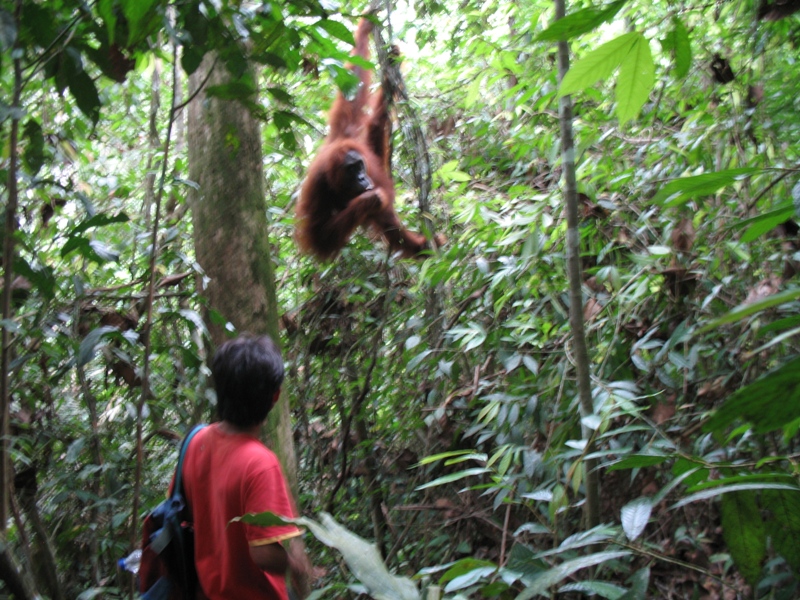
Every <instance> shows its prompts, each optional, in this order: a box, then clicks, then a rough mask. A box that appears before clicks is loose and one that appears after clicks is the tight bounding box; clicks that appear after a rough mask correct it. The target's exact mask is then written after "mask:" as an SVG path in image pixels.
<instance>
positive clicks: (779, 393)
mask: <svg viewBox="0 0 800 600" xmlns="http://www.w3.org/2000/svg"><path fill="white" fill-rule="evenodd" d="M737 419H743V420H744V421H747V422H749V423H751V424H752V425H753V429H755V431H756V432H757V433H765V432H767V431H773V430H775V429H782V428H784V427H786V426H787V425H789V424H791V423H792V422H794V421H796V420H797V419H800V357H797V358H795V359H794V360H791V361H789V362H788V363H786V364H785V365H783V366H782V367H780V368H778V369H776V370H775V371H772V372H771V373H768V374H767V375H765V376H764V377H762V378H760V379H757V380H756V381H754V382H753V383H751V384H749V385H746V386H745V387H743V388H741V389H739V390H737V391H736V392H735V393H734V394H733V395H732V396H731V397H730V398H728V399H727V400H726V401H725V402H724V403H723V404H722V406H720V407H719V408H718V409H717V411H716V412H715V413H714V414H713V415H711V418H710V419H709V420H708V421H707V422H706V424H705V425H704V427H703V429H704V430H705V431H712V432H713V431H720V430H722V429H724V428H725V427H727V426H728V425H730V424H731V423H733V422H734V421H736V420H737Z"/></svg>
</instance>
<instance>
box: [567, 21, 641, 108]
mask: <svg viewBox="0 0 800 600" xmlns="http://www.w3.org/2000/svg"><path fill="white" fill-rule="evenodd" d="M640 37H641V34H639V33H636V32H632V33H625V34H623V35H621V36H619V37H618V38H615V39H613V40H611V41H610V42H606V43H605V44H603V45H602V46H600V47H599V48H597V49H596V50H594V51H593V52H591V53H590V54H588V55H587V56H584V57H583V58H582V59H580V60H579V61H577V62H576V63H575V64H574V65H573V66H572V67H571V68H570V70H569V71H567V74H566V75H565V76H564V79H563V81H562V82H561V86H560V87H559V90H558V95H559V96H566V95H567V94H574V93H575V92H579V91H581V90H584V89H586V88H587V87H589V86H590V85H594V84H595V83H597V82H598V81H600V80H601V79H606V78H608V77H609V76H610V75H611V73H613V72H614V69H616V68H617V67H619V66H620V65H621V64H622V62H623V61H624V60H625V58H626V57H627V56H628V53H629V52H630V51H631V49H632V48H633V47H634V46H635V45H636V44H637V43H638V40H639V38H640Z"/></svg>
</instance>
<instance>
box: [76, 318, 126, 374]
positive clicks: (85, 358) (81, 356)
mask: <svg viewBox="0 0 800 600" xmlns="http://www.w3.org/2000/svg"><path fill="white" fill-rule="evenodd" d="M108 338H114V339H119V340H122V339H123V337H122V334H121V333H120V331H119V329H117V328H116V327H109V326H103V327H98V328H97V329H93V330H92V331H90V332H89V333H88V334H87V335H86V337H85V338H83V340H82V341H81V346H80V348H79V349H78V366H79V367H82V366H83V365H85V364H86V363H88V362H89V361H90V360H92V358H94V352H95V348H96V347H97V345H98V344H99V343H100V342H101V340H104V339H108Z"/></svg>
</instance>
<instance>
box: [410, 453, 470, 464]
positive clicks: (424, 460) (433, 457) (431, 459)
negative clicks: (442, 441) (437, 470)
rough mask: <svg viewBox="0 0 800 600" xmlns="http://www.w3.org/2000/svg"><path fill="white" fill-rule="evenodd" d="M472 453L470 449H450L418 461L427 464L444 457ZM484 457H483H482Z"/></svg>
mask: <svg viewBox="0 0 800 600" xmlns="http://www.w3.org/2000/svg"><path fill="white" fill-rule="evenodd" d="M470 454H473V451H472V450H450V451H448V452H441V453H439V454H432V455H430V456H426V457H424V458H423V459H422V460H420V461H419V464H420V465H429V464H431V463H435V462H438V461H440V460H444V459H445V458H452V457H454V456H464V455H470ZM484 459H485V457H484Z"/></svg>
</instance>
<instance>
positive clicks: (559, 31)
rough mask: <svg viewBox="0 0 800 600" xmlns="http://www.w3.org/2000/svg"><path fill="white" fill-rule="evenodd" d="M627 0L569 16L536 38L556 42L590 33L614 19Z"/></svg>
mask: <svg viewBox="0 0 800 600" xmlns="http://www.w3.org/2000/svg"><path fill="white" fill-rule="evenodd" d="M626 2H627V0H618V1H617V2H611V3H610V4H607V5H605V6H602V5H600V6H589V7H588V8H584V9H581V10H578V11H575V12H573V13H570V14H568V15H567V16H566V17H564V18H563V19H559V20H558V21H555V22H554V23H553V24H552V25H550V26H549V27H548V28H547V29H545V30H544V31H542V32H541V33H540V34H539V35H537V36H536V38H534V41H537V42H555V41H559V40H569V39H571V38H574V37H577V36H579V35H582V34H584V33H588V32H590V31H592V30H594V29H596V28H597V27H598V26H600V25H602V24H603V23H605V22H607V21H610V20H611V19H613V18H614V17H615V16H616V14H617V13H618V12H619V11H620V9H621V8H622V7H623V6H625V4H626Z"/></svg>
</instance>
